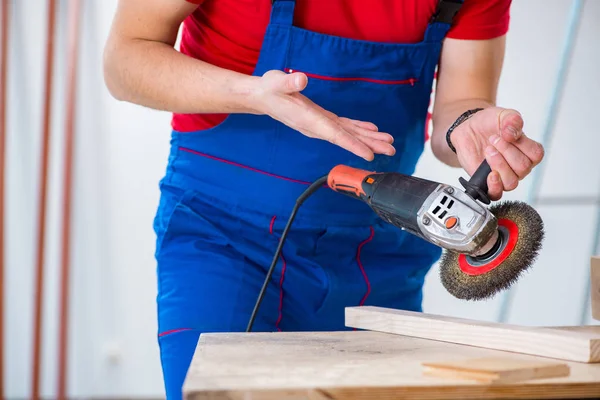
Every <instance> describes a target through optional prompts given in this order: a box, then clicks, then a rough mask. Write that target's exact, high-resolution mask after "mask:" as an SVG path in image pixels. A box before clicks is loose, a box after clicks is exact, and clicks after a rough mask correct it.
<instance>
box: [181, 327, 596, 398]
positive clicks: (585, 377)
mask: <svg viewBox="0 0 600 400" xmlns="http://www.w3.org/2000/svg"><path fill="white" fill-rule="evenodd" d="M498 356H500V357H511V358H520V359H524V360H543V361H548V360H550V359H548V358H542V357H536V356H528V355H524V354H518V353H509V352H502V351H496V350H489V349H484V348H478V347H471V346H466V345H460V344H454V343H446V342H441V341H434V340H428V339H421V338H415V337H408V336H402V335H394V334H389V333H382V332H372V331H350V332H328V333H316V332H305V333H288V332H283V333H279V332H277V333H249V334H247V333H213V334H203V335H202V336H201V337H200V340H199V342H198V347H197V349H196V354H195V356H194V359H193V361H192V364H191V366H190V369H189V372H188V376H187V379H186V381H185V384H184V395H185V398H186V399H188V400H190V399H194V400H199V399H211V400H217V399H218V400H222V399H239V400H242V399H244V400H246V399H268V400H275V399H277V400H279V399H282V400H289V399H294V400H299V399H311V400H317V399H318V400H328V399H329V400H330V399H397V398H398V399H399V398H402V399H406V398H414V399H472V398H485V399H500V398H502V399H508V398H511V399H515V398H519V399H525V398H526V399H551V398H553V399H557V398H594V397H596V398H600V364H586V363H576V362H566V364H568V365H569V367H570V376H568V377H562V378H552V379H543V380H542V379H540V380H530V381H525V382H513V383H504V384H481V383H475V382H472V381H466V380H460V379H446V378H437V377H430V376H427V375H424V374H423V366H422V363H423V362H436V361H448V360H449V359H452V358H453V357H456V358H458V359H466V358H478V357H498ZM561 362H564V361H561Z"/></svg>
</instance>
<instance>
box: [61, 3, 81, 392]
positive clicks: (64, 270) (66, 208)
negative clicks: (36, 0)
mask: <svg viewBox="0 0 600 400" xmlns="http://www.w3.org/2000/svg"><path fill="white" fill-rule="evenodd" d="M80 10H81V0H70V1H69V21H68V24H69V32H68V46H69V48H68V65H67V68H68V71H67V72H68V77H69V79H68V81H67V88H66V93H67V104H66V112H67V114H66V126H65V128H66V131H65V167H64V168H65V169H64V174H65V175H64V183H63V185H64V187H63V190H64V191H63V225H62V252H61V277H60V278H61V279H60V332H59V336H58V337H59V339H58V340H59V342H58V395H57V399H59V400H63V399H66V392H67V374H68V370H67V356H68V354H67V353H68V352H67V350H68V343H69V341H68V332H69V283H70V272H71V271H70V259H71V257H70V255H71V254H70V251H71V246H70V245H71V211H72V210H71V208H72V207H71V204H72V197H73V195H72V188H73V147H74V146H73V143H74V141H75V140H74V136H75V135H74V131H75V108H76V102H75V98H76V92H77V61H78V57H79V25H80V24H79V21H80Z"/></svg>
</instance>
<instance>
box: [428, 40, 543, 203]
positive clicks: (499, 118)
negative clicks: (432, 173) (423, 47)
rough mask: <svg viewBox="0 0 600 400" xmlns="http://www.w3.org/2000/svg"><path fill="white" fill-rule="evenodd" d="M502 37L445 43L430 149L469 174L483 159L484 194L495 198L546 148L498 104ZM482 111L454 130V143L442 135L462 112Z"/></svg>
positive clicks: (511, 112)
mask: <svg viewBox="0 0 600 400" xmlns="http://www.w3.org/2000/svg"><path fill="white" fill-rule="evenodd" d="M505 44H506V37H505V36H501V37H498V38H495V39H491V40H457V39H451V38H447V39H445V40H444V46H443V50H442V57H441V62H440V68H439V73H438V83H437V87H436V95H435V105H434V110H433V133H432V138H431V146H432V150H433V153H434V154H435V156H436V157H437V158H438V159H439V160H441V161H442V162H444V163H445V164H447V165H450V166H454V167H462V168H464V169H465V171H466V172H467V173H468V174H469V175H472V174H473V173H474V172H475V170H476V169H477V168H478V167H479V165H481V163H482V162H483V160H484V159H487V161H488V163H489V165H490V167H491V169H492V172H491V173H490V174H489V176H488V195H489V196H490V199H492V200H499V199H500V198H501V197H502V193H503V192H505V191H511V190H514V189H515V188H516V187H517V185H518V184H519V180H521V179H523V178H525V177H526V176H527V175H528V174H529V173H530V172H531V170H532V169H533V168H534V167H535V166H536V165H537V164H539V163H540V161H541V160H542V157H543V155H544V150H543V148H542V146H541V145H540V144H539V143H536V142H535V141H533V140H531V139H529V138H528V137H527V136H525V134H524V133H523V118H522V117H521V114H520V113H519V112H517V111H515V110H512V109H505V108H500V107H497V106H496V94H497V90H498V82H499V80H500V73H501V71H502V63H503V60H504V51H505ZM474 108H483V110H482V111H479V112H477V113H475V114H474V115H472V116H471V118H469V119H467V120H466V121H464V122H463V123H462V124H460V125H459V126H457V127H456V129H455V130H454V131H453V132H452V135H451V141H452V145H453V146H454V147H455V148H456V154H454V153H453V152H452V149H450V147H449V146H448V144H447V143H446V132H447V131H448V129H449V128H450V126H451V125H452V124H453V123H454V121H456V119H457V118H458V117H459V116H460V115H461V114H462V113H463V112H465V111H467V110H470V109H474Z"/></svg>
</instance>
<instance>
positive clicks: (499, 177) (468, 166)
mask: <svg viewBox="0 0 600 400" xmlns="http://www.w3.org/2000/svg"><path fill="white" fill-rule="evenodd" d="M451 141H452V144H453V146H454V147H455V148H456V154H457V156H458V161H459V162H460V165H461V166H462V167H463V168H464V169H465V171H466V172H467V173H468V174H469V175H473V173H474V172H475V170H476V169H477V168H478V167H479V165H480V164H481V162H482V161H483V159H484V157H485V159H487V161H488V163H489V165H490V167H491V169H492V172H491V173H490V175H489V176H488V194H489V196H490V199H492V200H494V201H495V200H499V199H500V198H501V197H502V193H503V192H505V191H507V192H508V191H512V190H515V189H516V188H517V186H518V184H519V181H520V180H522V179H523V178H525V177H526V176H527V175H528V174H529V173H530V172H531V171H532V169H533V168H534V167H535V166H537V165H538V164H539V163H540V162H541V161H542V158H543V157H544V148H543V147H542V145H541V144H540V143H538V142H536V141H534V140H532V139H530V138H528V137H527V136H526V135H525V133H523V118H522V116H521V114H520V113H519V112H517V111H515V110H512V109H506V108H500V107H489V108H486V109H484V110H481V111H479V112H477V113H475V114H473V115H472V116H471V118H469V119H467V120H466V121H465V122H463V123H461V124H460V125H459V126H457V127H456V129H455V130H454V131H453V132H452V134H451Z"/></svg>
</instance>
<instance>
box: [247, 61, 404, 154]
mask: <svg viewBox="0 0 600 400" xmlns="http://www.w3.org/2000/svg"><path fill="white" fill-rule="evenodd" d="M307 84H308V78H307V76H306V75H305V74H303V73H300V72H294V73H291V74H287V73H285V72H282V71H277V70H272V71H268V72H266V73H265V74H264V75H263V76H262V77H261V78H260V79H258V80H257V86H256V88H255V89H254V90H253V93H252V94H251V95H250V96H249V98H248V100H249V101H250V102H252V105H251V107H253V108H255V110H256V112H257V113H259V114H266V115H269V116H270V117H272V118H273V119H276V120H278V121H280V122H282V123H283V124H285V125H287V126H289V127H290V128H292V129H295V130H297V131H298V132H300V133H302V134H303V135H306V136H308V137H310V138H316V139H322V140H326V141H328V142H330V143H332V144H334V145H337V146H340V147H342V148H344V149H346V150H348V151H350V152H352V153H354V154H356V155H357V156H359V157H362V158H364V159H365V160H367V161H371V160H373V158H374V156H375V154H385V155H389V156H392V155H394V154H395V152H396V150H395V148H394V146H393V145H392V143H393V141H394V138H393V137H392V136H391V135H390V134H388V133H385V132H379V130H378V128H377V126H375V125H374V124H373V123H371V122H365V121H357V120H353V119H349V118H345V117H339V116H337V115H335V114H334V113H332V112H330V111H327V110H325V109H323V108H322V107H320V106H318V105H317V104H315V103H314V102H312V101H311V100H309V99H308V98H307V97H306V96H304V95H303V94H301V91H302V90H304V88H306V86H307Z"/></svg>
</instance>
